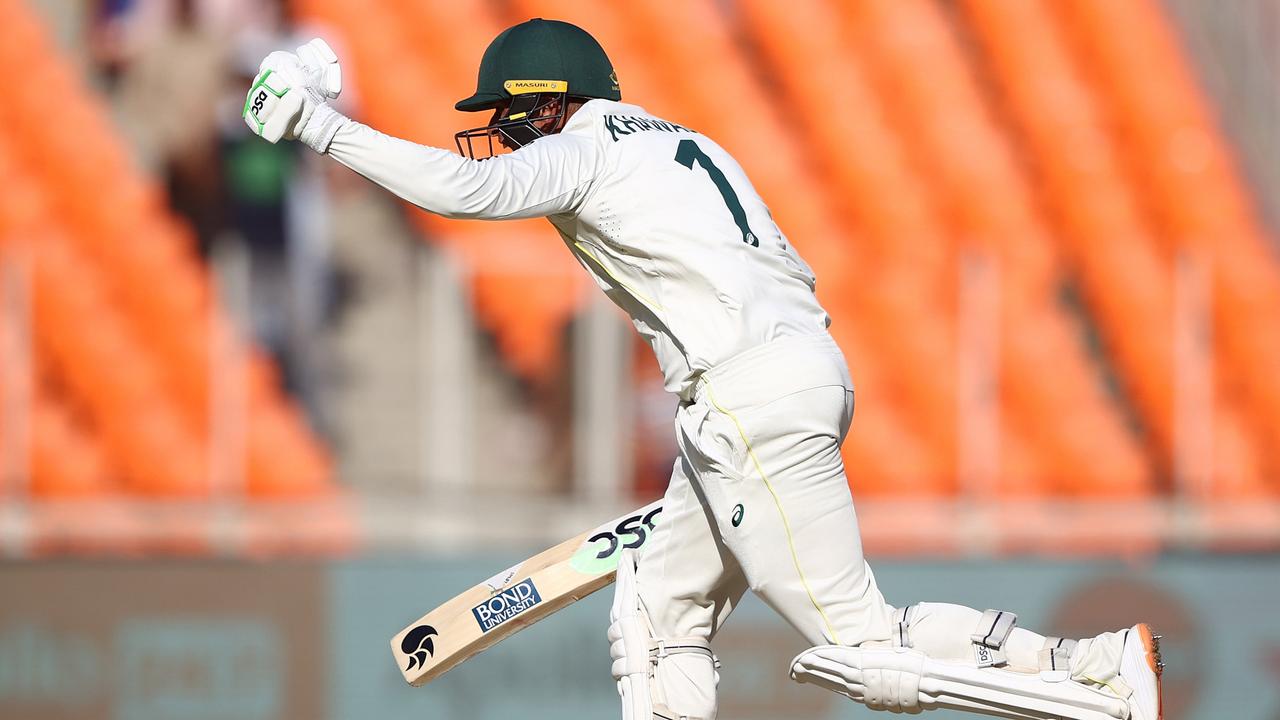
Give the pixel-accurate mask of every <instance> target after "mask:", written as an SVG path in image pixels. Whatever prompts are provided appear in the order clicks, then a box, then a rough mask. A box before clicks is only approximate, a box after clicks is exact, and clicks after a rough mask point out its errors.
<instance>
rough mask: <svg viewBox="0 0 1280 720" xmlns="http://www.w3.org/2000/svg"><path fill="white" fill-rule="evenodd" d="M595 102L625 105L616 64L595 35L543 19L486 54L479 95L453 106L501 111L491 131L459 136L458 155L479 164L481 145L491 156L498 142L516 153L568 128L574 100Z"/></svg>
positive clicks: (512, 30)
mask: <svg viewBox="0 0 1280 720" xmlns="http://www.w3.org/2000/svg"><path fill="white" fill-rule="evenodd" d="M592 98H602V99H606V100H621V99H622V93H621V92H619V90H618V76H617V74H616V73H614V70H613V63H611V62H609V56H608V55H606V54H605V52H604V48H602V47H600V43H598V42H596V39H595V38H593V37H591V35H590V33H588V32H587V31H586V30H583V29H582V28H580V27H578V26H576V25H571V24H569V23H567V22H561V21H559V20H543V19H542V18H534V19H533V20H529V21H527V22H522V23H520V24H519V25H515V26H513V27H509V28H507V29H506V30H503V31H502V33H501V34H500V35H498V37H496V38H494V40H493V42H492V43H490V44H489V47H488V49H486V50H485V51H484V57H483V58H481V60H480V73H479V78H478V79H477V81H476V91H475V94H473V95H471V97H468V98H465V99H463V100H459V101H458V102H457V104H455V105H454V107H455V108H456V109H458V110H463V111H466V112H480V111H485V110H495V111H496V112H495V113H494V116H493V118H492V119H491V120H490V121H489V124H488V125H485V126H482V127H477V128H472V129H470V130H463V131H462V132H460V133H458V134H457V135H455V136H454V139H455V141H456V142H457V144H458V152H460V153H463V154H465V155H467V156H468V157H473V158H474V157H475V152H474V151H475V148H474V147H473V142H474V141H475V140H478V139H482V140H485V141H487V143H488V149H489V154H490V155H492V154H493V150H494V147H493V142H494V140H495V139H496V140H497V141H498V142H499V143H500V144H502V145H505V146H508V147H513V148H518V147H522V146H524V145H527V144H529V143H531V142H533V141H534V140H536V139H538V138H539V137H542V136H543V135H545V134H549V133H552V132H557V131H558V130H559V129H560V128H561V127H563V124H564V114H565V108H566V106H567V103H568V101H569V100H570V99H580V100H587V99H592ZM535 120H536V121H538V124H539V125H542V126H543V128H542V129H540V128H539V127H538V125H535V124H534V121H535ZM464 141H465V147H464Z"/></svg>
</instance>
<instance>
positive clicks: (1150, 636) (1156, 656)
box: [1137, 623, 1164, 720]
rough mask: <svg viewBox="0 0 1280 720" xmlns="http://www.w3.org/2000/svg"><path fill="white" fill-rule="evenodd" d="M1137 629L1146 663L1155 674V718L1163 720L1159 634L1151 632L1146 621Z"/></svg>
mask: <svg viewBox="0 0 1280 720" xmlns="http://www.w3.org/2000/svg"><path fill="white" fill-rule="evenodd" d="M1137 630H1138V637H1140V638H1141V639H1142V648H1143V649H1144V650H1146V652H1147V665H1148V666H1150V668H1151V672H1153V673H1155V675H1156V720H1164V688H1162V687H1161V683H1162V682H1163V678H1162V677H1161V676H1163V675H1164V661H1163V660H1162V659H1161V658H1160V636H1159V635H1156V634H1155V633H1153V632H1151V626H1150V625H1148V624H1146V623H1138V626H1137Z"/></svg>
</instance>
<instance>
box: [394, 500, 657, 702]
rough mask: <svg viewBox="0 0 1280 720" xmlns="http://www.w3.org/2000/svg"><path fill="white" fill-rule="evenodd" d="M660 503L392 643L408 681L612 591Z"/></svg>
mask: <svg viewBox="0 0 1280 720" xmlns="http://www.w3.org/2000/svg"><path fill="white" fill-rule="evenodd" d="M661 511H662V501H660V500H659V501H655V502H653V503H650V504H649V505H646V506H644V507H643V508H640V509H639V510H636V511H635V512H633V513H629V514H627V515H624V516H622V517H620V518H617V519H615V520H612V521H610V522H608V523H605V524H604V525H601V526H599V527H596V528H594V529H591V530H588V531H586V532H584V533H582V534H580V535H578V536H576V537H573V538H570V539H569V540H566V541H564V542H562V543H560V544H559V545H556V546H555V547H553V548H551V549H549V550H544V551H543V552H541V553H538V554H537V555H534V556H533V557H531V558H529V559H528V560H525V561H524V562H522V563H518V564H516V565H515V566H513V567H510V568H508V569H506V570H505V571H503V572H501V573H498V574H497V575H495V576H493V577H491V578H489V579H488V580H486V581H484V582H482V583H480V584H479V585H476V586H475V587H473V588H471V589H470V590H467V591H466V592H464V593H462V594H461V595H458V596H457V597H455V598H453V599H452V600H449V601H448V602H446V603H444V604H443V605H441V606H440V607H438V608H436V609H435V610H432V611H431V612H429V613H427V614H426V615H423V616H422V617H420V618H418V621H417V622H415V623H413V624H412V625H409V626H408V627H406V628H405V629H403V630H401V631H400V632H399V633H397V634H396V636H395V637H393V638H391V654H392V656H394V658H395V661H396V665H397V666H398V667H399V668H400V672H401V673H402V674H403V675H404V679H405V680H407V681H408V682H409V684H411V685H414V686H421V685H425V684H426V683H428V682H431V681H432V680H434V679H436V678H438V677H440V676H441V675H443V674H445V673H446V672H448V671H449V670H450V669H451V668H453V667H455V666H457V665H458V664H460V663H462V662H463V661H465V660H467V659H468V658H470V657H472V656H473V655H475V654H476V653H479V652H481V651H482V650H484V649H486V648H489V647H492V646H493V645H495V644H497V643H499V642H501V641H502V640H505V639H506V638H508V637H510V636H512V635H514V634H515V633H517V632H519V631H520V630H523V629H524V628H527V627H529V626H530V625H532V624H534V623H536V622H538V621H539V620H541V619H543V618H545V617H547V616H548V615H550V614H552V613H554V612H556V611H558V610H561V609H563V608H565V607H567V606H569V605H570V604H572V603H574V602H575V601H577V600H581V599H582V598H584V597H586V596H588V595H590V594H591V593H593V592H595V591H597V590H599V589H600V588H602V587H605V586H606V585H608V584H610V583H612V582H613V580H614V576H615V575H616V574H617V571H618V558H619V556H620V555H621V554H622V551H623V550H624V549H627V548H641V547H643V546H644V545H645V543H647V542H649V540H650V538H652V537H653V528H654V522H655V519H656V518H657V516H658V514H659V513H660V512H661Z"/></svg>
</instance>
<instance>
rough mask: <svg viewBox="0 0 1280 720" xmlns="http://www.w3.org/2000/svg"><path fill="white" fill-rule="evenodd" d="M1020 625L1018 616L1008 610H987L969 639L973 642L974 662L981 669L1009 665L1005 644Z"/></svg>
mask: <svg viewBox="0 0 1280 720" xmlns="http://www.w3.org/2000/svg"><path fill="white" fill-rule="evenodd" d="M1017 624H1018V616H1017V615H1015V614H1013V613H1011V612H1008V611H1007V610H987V611H986V612H984V613H982V618H981V619H979V620H978V627H977V629H976V630H974V632H973V634H972V635H970V636H969V638H970V639H971V640H972V641H973V660H974V662H975V663H977V665H978V667H980V668H988V667H1000V666H1002V665H1007V664H1008V663H1009V658H1008V657H1007V656H1006V655H1005V653H1004V644H1005V642H1006V641H1007V640H1008V639H1009V634H1010V633H1012V632H1013V628H1014V626H1015V625H1017Z"/></svg>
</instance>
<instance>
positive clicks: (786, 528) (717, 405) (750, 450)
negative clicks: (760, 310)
mask: <svg viewBox="0 0 1280 720" xmlns="http://www.w3.org/2000/svg"><path fill="white" fill-rule="evenodd" d="M702 382H704V383H705V384H706V386H707V397H708V398H709V399H710V400H711V404H712V405H713V406H714V407H715V409H716V410H719V411H720V412H721V413H723V414H724V415H727V416H728V417H729V419H730V420H732V421H733V424H734V426H735V427H737V428H738V437H741V438H742V442H743V443H744V444H745V445H746V446H747V455H748V456H749V457H750V458H751V462H752V463H753V464H754V465H755V466H756V472H758V473H760V479H761V480H764V486H765V487H766V488H768V489H769V494H770V495H772V496H773V504H774V505H775V506H776V507H777V508H778V515H779V517H781V518H782V529H783V530H784V531H786V533H787V547H789V548H790V549H791V561H792V562H793V563H794V564H795V566H796V574H797V575H799V576H800V585H801V586H803V587H804V591H805V592H806V593H807V594H808V595H809V602H811V603H813V609H815V610H817V611H818V615H820V616H822V622H823V623H824V624H825V625H826V626H827V632H829V633H831V639H832V640H833V641H834V642H835V644H836V645H840V644H841V643H840V635H839V634H838V633H837V632H836V629H835V627H834V626H833V625H832V624H831V620H830V618H828V617H827V613H826V611H825V610H823V609H822V604H821V603H819V602H818V598H817V597H816V596H815V595H814V594H813V590H812V589H811V588H810V587H809V581H808V580H807V579H805V576H804V570H801V569H800V556H799V555H798V554H797V553H796V543H795V540H794V539H793V537H792V535H791V523H790V522H789V521H788V520H787V513H786V511H784V510H783V509H782V501H781V500H780V499H778V492H777V491H776V490H774V489H773V483H771V482H769V476H768V475H766V474H765V472H764V467H763V466H762V465H761V464H760V459H759V458H757V457H756V451H755V450H754V449H753V448H752V447H751V441H750V440H748V439H747V432H746V430H744V429H743V428H742V423H740V422H738V418H737V417H735V416H734V414H733V413H731V412H729V411H728V410H725V409H724V408H722V407H720V403H718V402H716V395H715V393H714V392H712V391H711V381H710V380H708V379H707V378H706V376H705V375H704V376H702Z"/></svg>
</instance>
